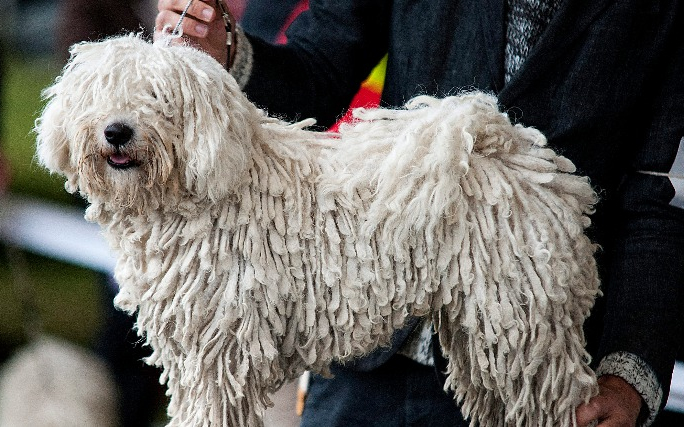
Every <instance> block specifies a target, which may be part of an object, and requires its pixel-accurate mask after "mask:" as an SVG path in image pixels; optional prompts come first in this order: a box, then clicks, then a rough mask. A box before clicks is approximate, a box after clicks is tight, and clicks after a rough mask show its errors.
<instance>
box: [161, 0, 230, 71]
mask: <svg viewBox="0 0 684 427" xmlns="http://www.w3.org/2000/svg"><path fill="white" fill-rule="evenodd" d="M192 2H193V0H188V3H187V4H186V5H185V8H184V9H183V11H182V12H181V14H180V18H179V19H178V22H177V23H176V26H175V27H174V28H173V30H172V31H171V32H170V33H169V36H170V38H169V40H168V41H167V45H170V44H171V39H174V38H178V37H182V36H183V21H184V20H185V17H186V16H187V14H188V10H189V9H190V6H192ZM216 5H217V6H218V8H219V10H220V12H221V18H223V25H224V27H225V28H226V47H227V49H228V64H229V65H230V64H231V63H232V60H233V58H234V56H235V43H233V37H234V35H233V28H234V26H235V24H234V23H233V22H232V21H231V16H230V14H229V13H228V10H227V9H226V7H225V5H224V4H223V1H222V0H216ZM168 28H170V25H167V26H165V27H164V30H168Z"/></svg>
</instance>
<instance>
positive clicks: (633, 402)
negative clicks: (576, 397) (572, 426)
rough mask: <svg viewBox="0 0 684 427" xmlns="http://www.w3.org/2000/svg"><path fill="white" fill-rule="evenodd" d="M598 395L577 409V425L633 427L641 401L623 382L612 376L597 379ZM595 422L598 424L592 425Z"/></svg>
mask: <svg viewBox="0 0 684 427" xmlns="http://www.w3.org/2000/svg"><path fill="white" fill-rule="evenodd" d="M598 385H599V394H598V395H596V396H594V397H592V398H591V400H589V402H588V403H586V404H582V405H580V406H579V407H578V408H577V412H576V414H577V425H578V426H579V427H587V426H590V425H597V426H598V427H634V426H635V425H636V423H637V418H638V417H639V412H640V411H641V405H642V400H641V396H640V395H639V393H637V391H636V390H635V389H634V387H632V386H631V385H629V384H628V383H627V382H626V381H625V380H623V379H622V378H620V377H616V376H613V375H604V376H602V377H600V378H599V379H598ZM594 421H597V422H598V424H592V422H594Z"/></svg>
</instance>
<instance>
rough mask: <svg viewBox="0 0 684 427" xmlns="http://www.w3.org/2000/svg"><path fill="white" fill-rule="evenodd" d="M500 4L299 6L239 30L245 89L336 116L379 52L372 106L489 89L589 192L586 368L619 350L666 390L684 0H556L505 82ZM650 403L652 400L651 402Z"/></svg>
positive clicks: (678, 238)
mask: <svg viewBox="0 0 684 427" xmlns="http://www.w3.org/2000/svg"><path fill="white" fill-rule="evenodd" d="M504 3H505V2H504V1H502V0H478V1H475V0H396V1H391V0H345V1H341V0H312V1H311V5H310V7H311V9H310V12H308V13H305V14H304V15H303V16H302V17H300V19H298V20H297V21H295V23H294V24H293V26H292V27H291V28H290V31H289V32H288V40H289V43H288V45H287V46H283V47H273V46H269V45H267V44H265V43H262V42H260V41H259V40H256V39H251V42H252V45H253V50H254V65H253V71H252V75H251V78H250V80H249V81H248V83H247V86H246V87H245V91H246V92H247V94H248V96H249V97H250V98H251V99H252V100H253V101H254V102H256V103H257V104H259V105H261V106H264V107H266V109H267V110H269V111H270V112H271V113H273V114H277V115H281V116H285V117H287V118H290V119H297V118H304V117H310V116H311V117H316V118H318V119H319V121H320V122H322V123H323V124H324V125H325V124H329V123H331V122H332V121H334V119H335V118H336V117H337V116H339V115H340V114H341V112H342V110H343V108H344V107H345V106H346V105H348V104H349V101H350V99H351V97H352V95H353V94H354V92H355V91H356V90H357V88H358V85H359V83H360V82H361V81H362V80H363V78H364V77H365V76H366V75H367V74H368V72H369V71H370V69H371V68H372V66H373V65H375V63H377V62H378V60H379V59H380V58H381V57H382V56H383V55H384V54H385V53H386V52H388V53H389V56H388V63H387V76H386V83H385V89H384V92H383V95H382V101H383V103H384V104H386V105H388V106H399V105H402V104H403V103H404V102H405V101H406V100H408V99H409V98H411V97H413V96H415V95H417V94H431V95H438V96H439V95H447V94H454V93H456V92H458V91H459V90H463V89H480V90H485V91H490V92H493V93H496V94H497V95H498V97H499V102H500V104H501V106H502V109H504V110H506V111H508V113H509V115H510V116H511V118H512V119H514V120H516V121H518V122H520V123H523V124H525V125H527V126H534V127H536V128H538V129H540V130H541V131H542V132H543V133H544V134H546V135H547V137H548V138H549V142H550V144H551V145H552V146H553V147H554V148H555V149H556V150H558V151H560V152H561V153H563V154H564V155H566V156H567V157H569V158H570V159H571V160H573V161H574V162H575V164H576V165H577V167H578V171H579V173H581V174H584V175H588V176H589V177H590V178H591V182H592V184H593V185H594V186H595V187H596V189H597V190H598V191H599V193H600V196H601V202H600V203H599V205H598V207H597V212H596V214H595V215H594V217H593V226H592V229H591V233H592V237H593V238H594V239H595V240H596V241H597V242H598V243H600V244H601V246H602V248H603V250H602V252H601V254H600V258H599V262H600V268H601V274H602V279H603V281H602V287H603V292H604V294H605V297H604V298H603V299H601V300H600V301H599V302H598V303H597V305H596V308H595V310H594V312H593V314H592V318H591V319H590V321H589V322H588V328H587V329H588V332H589V339H590V344H589V349H590V351H591V353H592V354H593V355H594V356H595V361H598V360H600V359H601V358H602V357H603V356H605V355H606V354H610V353H614V352H619V351H625V352H629V353H632V354H635V355H637V356H638V357H639V358H641V359H642V360H644V361H645V362H646V363H647V364H648V365H649V366H650V367H651V368H652V369H653V371H654V372H655V373H656V375H657V377H658V379H659V381H660V382H661V384H663V387H664V389H665V390H664V391H665V392H666V393H667V389H668V388H669V386H668V385H669V382H670V378H671V374H672V367H673V363H674V357H675V353H676V349H677V345H678V339H677V337H680V336H682V334H681V328H682V325H683V324H684V318H683V313H684V212H683V211H682V209H680V208H677V207H674V206H672V205H670V201H671V200H672V199H673V196H674V195H675V190H674V188H673V186H672V184H671V182H670V180H669V179H668V178H667V177H662V176H654V175H646V174H643V173H638V172H637V171H642V170H646V171H655V172H668V171H669V170H670V168H671V166H672V164H673V161H674V159H675V155H676V153H677V150H678V147H679V144H680V140H682V137H684V1H656V0H624V1H615V0H567V1H565V2H564V4H563V5H562V6H561V9H560V10H559V11H558V13H557V14H556V16H555V17H554V19H553V21H552V22H551V23H550V25H549V27H548V28H547V30H546V32H545V33H544V34H543V35H542V37H541V39H540V40H539V42H538V43H537V44H536V46H535V47H534V48H533V50H532V51H531V52H530V54H529V56H528V58H527V60H526V62H525V63H524V64H523V66H522V68H521V69H520V70H519V71H518V73H517V74H516V75H514V76H513V78H512V80H511V81H510V82H509V83H507V84H505V83H504V46H505V43H506V40H505V12H504ZM663 403H664V402H663Z"/></svg>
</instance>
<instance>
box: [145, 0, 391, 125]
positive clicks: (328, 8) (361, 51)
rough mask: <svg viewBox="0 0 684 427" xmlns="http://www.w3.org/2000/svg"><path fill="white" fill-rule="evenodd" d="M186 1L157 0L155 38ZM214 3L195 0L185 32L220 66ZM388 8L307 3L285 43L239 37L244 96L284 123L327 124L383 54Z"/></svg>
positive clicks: (318, 0)
mask: <svg viewBox="0 0 684 427" xmlns="http://www.w3.org/2000/svg"><path fill="white" fill-rule="evenodd" d="M186 4H187V2H186V1H185V0H160V1H159V9H160V13H159V15H158V16H157V23H156V32H157V37H159V33H158V32H159V31H160V30H161V29H162V28H163V27H164V26H165V25H170V26H171V27H173V26H175V23H176V22H178V16H179V15H180V12H181V11H182V10H183V9H184V8H185V6H186ZM214 6H215V2H214V1H213V0H206V1H205V0H203V1H201V2H200V1H194V2H193V4H192V5H191V6H190V8H189V10H188V15H187V17H186V19H185V21H184V22H183V33H184V35H185V36H186V37H187V38H188V39H189V40H190V41H191V42H192V43H195V44H196V45H197V46H198V47H199V48H201V49H203V50H205V51H206V52H207V53H209V54H210V55H211V56H213V57H214V58H215V59H217V60H218V61H219V62H221V63H222V64H224V65H225V64H226V63H227V62H228V53H227V49H226V37H225V29H224V25H223V21H222V19H221V18H220V16H219V15H220V14H219V13H217V10H216V9H214ZM389 12H390V11H389V1H386V0H382V1H379V0H312V1H311V2H310V9H309V10H308V11H306V12H304V13H302V15H300V16H299V17H298V18H297V19H296V20H295V21H294V22H293V24H292V25H291V26H290V29H289V30H288V32H287V36H288V43H287V44H286V45H282V46H276V45H273V44H270V43H267V42H265V41H263V40H260V39H258V38H256V37H252V36H250V35H248V34H242V35H240V34H238V36H237V37H236V39H235V42H236V44H237V51H238V52H237V54H236V62H240V55H241V54H243V58H242V60H243V61H248V63H249V66H248V67H247V71H248V73H247V75H246V76H242V77H241V78H242V81H243V82H244V83H245V85H244V90H245V93H246V94H247V95H248V96H249V98H250V99H251V100H252V101H253V102H254V103H256V104H257V105H259V106H260V107H263V108H265V109H267V110H268V111H269V113H271V114H273V115H276V116H281V117H284V118H286V119H289V120H296V119H303V118H307V117H314V118H316V119H317V120H318V121H319V124H321V125H323V126H327V125H330V124H332V123H333V122H334V121H335V119H336V118H337V117H338V116H340V115H341V114H342V113H343V111H344V109H345V108H346V107H347V106H348V105H349V102H350V101H351V99H352V97H353V96H354V94H355V93H356V92H357V90H358V88H359V85H360V84H361V82H362V81H363V80H364V79H365V78H366V77H367V76H368V73H369V72H370V71H371V70H372V68H373V67H374V66H375V65H376V64H377V63H378V61H379V60H380V59H381V58H382V56H383V55H384V54H385V53H386V52H387V40H388V37H389ZM245 40H246V41H245ZM246 43H249V47H246V46H245V44H246ZM246 51H249V55H244V54H245V52H246ZM244 56H248V57H247V58H244ZM238 80H240V78H239V79H238Z"/></svg>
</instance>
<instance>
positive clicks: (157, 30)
mask: <svg viewBox="0 0 684 427" xmlns="http://www.w3.org/2000/svg"><path fill="white" fill-rule="evenodd" d="M188 1H189V0H158V3H157V9H158V10H159V13H158V14H157V19H156V21H155V26H154V39H155V40H158V39H159V38H160V37H162V36H163V31H164V28H165V27H166V28H167V31H169V32H170V31H172V30H173V29H174V28H175V27H176V24H177V23H178V20H179V19H180V15H181V13H182V12H183V10H184V9H185V7H186V6H187V4H188ZM219 1H224V0H219ZM224 4H225V3H224ZM226 10H228V8H227V7H226ZM230 20H231V22H233V23H234V22H235V20H234V19H233V17H232V16H231V17H230ZM182 30H183V39H185V40H186V41H187V42H189V43H190V44H191V45H192V46H195V47H197V48H199V49H201V50H203V51H205V52H206V53H208V54H209V55H211V56H212V57H213V58H214V59H216V60H217V61H218V62H219V63H220V64H221V65H223V66H224V67H225V66H226V64H227V63H228V48H227V46H226V37H227V36H226V28H225V23H224V21H223V18H222V16H221V9H220V8H219V7H218V5H217V4H216V0H192V4H191V5H190V8H189V9H188V12H187V14H186V16H185V18H184V19H183V23H182ZM233 31H235V26H234V24H233ZM175 42H176V43H182V42H183V41H181V40H176V41H175ZM231 59H232V58H231Z"/></svg>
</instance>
